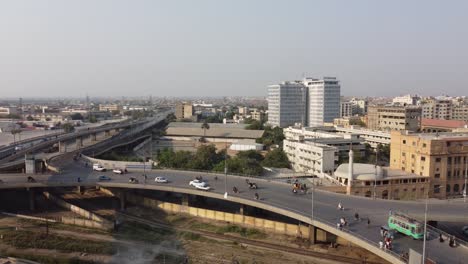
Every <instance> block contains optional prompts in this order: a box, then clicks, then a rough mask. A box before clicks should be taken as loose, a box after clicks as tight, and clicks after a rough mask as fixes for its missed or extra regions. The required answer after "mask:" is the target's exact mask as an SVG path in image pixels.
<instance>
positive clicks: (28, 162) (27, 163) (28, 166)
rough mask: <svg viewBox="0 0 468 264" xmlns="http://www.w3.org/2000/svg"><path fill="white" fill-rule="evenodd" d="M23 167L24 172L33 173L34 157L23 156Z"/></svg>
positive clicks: (34, 169)
mask: <svg viewBox="0 0 468 264" xmlns="http://www.w3.org/2000/svg"><path fill="white" fill-rule="evenodd" d="M24 167H25V173H28V174H33V173H36V159H35V158H34V156H33V155H25V156H24Z"/></svg>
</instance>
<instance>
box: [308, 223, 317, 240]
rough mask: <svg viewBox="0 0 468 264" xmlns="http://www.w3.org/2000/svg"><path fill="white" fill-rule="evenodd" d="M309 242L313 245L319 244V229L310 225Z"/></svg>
mask: <svg viewBox="0 0 468 264" xmlns="http://www.w3.org/2000/svg"><path fill="white" fill-rule="evenodd" d="M309 240H310V243H311V244H315V243H317V227H315V226H313V225H309Z"/></svg>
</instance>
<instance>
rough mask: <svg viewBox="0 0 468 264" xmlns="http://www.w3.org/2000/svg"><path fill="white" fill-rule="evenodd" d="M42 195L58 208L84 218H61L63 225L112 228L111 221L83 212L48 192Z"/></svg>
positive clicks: (86, 211)
mask: <svg viewBox="0 0 468 264" xmlns="http://www.w3.org/2000/svg"><path fill="white" fill-rule="evenodd" d="M43 194H44V196H45V197H46V198H47V199H49V200H51V201H52V202H54V203H55V204H57V205H58V206H60V207H62V208H65V209H68V210H70V211H72V212H74V213H76V214H78V215H80V216H82V217H85V218H86V219H80V218H74V217H62V221H64V223H68V224H74V225H80V226H86V227H95V228H102V229H108V230H110V229H112V228H113V227H114V224H113V223H112V222H111V221H109V220H107V219H104V218H102V217H100V216H98V215H96V214H94V213H92V212H90V211H88V210H85V209H83V208H80V207H78V206H76V205H73V204H70V203H68V202H66V201H64V200H62V199H60V198H58V197H55V196H54V195H52V194H50V193H49V192H43Z"/></svg>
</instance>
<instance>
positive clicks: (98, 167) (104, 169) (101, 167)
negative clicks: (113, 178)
mask: <svg viewBox="0 0 468 264" xmlns="http://www.w3.org/2000/svg"><path fill="white" fill-rule="evenodd" d="M93 170H95V171H106V168H104V167H103V166H101V164H97V163H96V164H93Z"/></svg>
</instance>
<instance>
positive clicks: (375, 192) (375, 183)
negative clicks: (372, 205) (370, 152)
mask: <svg viewBox="0 0 468 264" xmlns="http://www.w3.org/2000/svg"><path fill="white" fill-rule="evenodd" d="M378 159H379V149H378V148H376V149H375V177H374V200H375V199H376V198H377V191H376V188H377V165H378V164H379V162H378Z"/></svg>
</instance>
